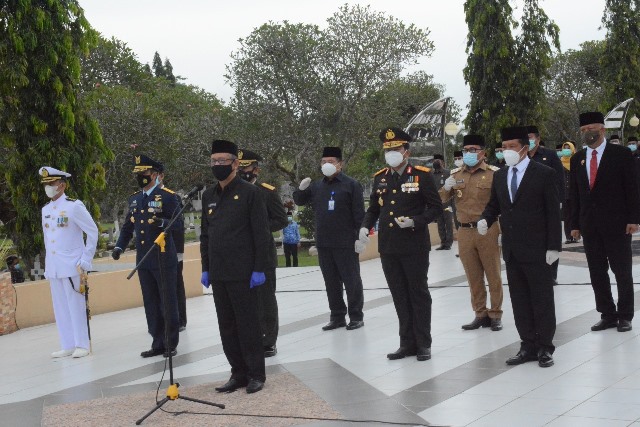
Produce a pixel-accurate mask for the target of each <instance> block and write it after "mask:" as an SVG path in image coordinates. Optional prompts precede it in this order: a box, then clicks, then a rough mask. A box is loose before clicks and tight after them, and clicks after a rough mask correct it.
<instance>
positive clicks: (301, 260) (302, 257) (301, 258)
mask: <svg viewBox="0 0 640 427" xmlns="http://www.w3.org/2000/svg"><path fill="white" fill-rule="evenodd" d="M286 265H287V264H286V261H285V258H284V255H278V267H282V268H284V267H285V266H286ZM315 265H319V264H318V257H317V256H309V249H308V248H305V249H302V250H300V249H298V267H309V266H315Z"/></svg>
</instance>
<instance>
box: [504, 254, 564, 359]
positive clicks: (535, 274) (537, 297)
mask: <svg viewBox="0 0 640 427" xmlns="http://www.w3.org/2000/svg"><path fill="white" fill-rule="evenodd" d="M506 265H507V281H508V282H509V295H510V297H511V306H512V307H513V317H514V320H515V323H516V329H517V330H518V334H519V335H520V340H522V343H521V344H520V346H521V349H522V350H525V351H528V352H532V353H534V354H536V353H537V352H538V351H539V350H547V351H549V352H551V353H553V351H554V350H555V346H554V345H553V336H554V335H555V332H556V310H555V302H554V298H553V277H552V269H551V266H550V265H548V264H547V263H530V262H520V261H519V260H517V259H515V257H514V256H513V255H512V256H511V257H510V259H509V261H507V262H506Z"/></svg>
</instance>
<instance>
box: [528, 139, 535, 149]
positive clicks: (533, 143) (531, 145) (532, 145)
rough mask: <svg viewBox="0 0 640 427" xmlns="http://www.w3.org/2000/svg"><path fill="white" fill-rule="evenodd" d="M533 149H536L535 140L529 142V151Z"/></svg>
mask: <svg viewBox="0 0 640 427" xmlns="http://www.w3.org/2000/svg"><path fill="white" fill-rule="evenodd" d="M534 148H536V140H535V139H530V140H529V150H533V149H534Z"/></svg>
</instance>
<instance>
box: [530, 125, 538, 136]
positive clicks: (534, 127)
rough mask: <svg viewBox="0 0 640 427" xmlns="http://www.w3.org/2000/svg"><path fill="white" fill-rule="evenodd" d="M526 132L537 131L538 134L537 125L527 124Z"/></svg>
mask: <svg viewBox="0 0 640 427" xmlns="http://www.w3.org/2000/svg"><path fill="white" fill-rule="evenodd" d="M527 133H537V134H539V133H540V132H538V127H537V126H527Z"/></svg>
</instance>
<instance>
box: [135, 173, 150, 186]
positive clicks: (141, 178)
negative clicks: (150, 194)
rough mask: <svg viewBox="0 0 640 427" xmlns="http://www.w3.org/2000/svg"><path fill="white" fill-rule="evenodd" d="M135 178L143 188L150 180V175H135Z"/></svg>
mask: <svg viewBox="0 0 640 427" xmlns="http://www.w3.org/2000/svg"><path fill="white" fill-rule="evenodd" d="M136 180H137V181H138V185H139V186H140V188H144V187H146V186H147V185H149V183H150V182H151V175H136Z"/></svg>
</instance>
